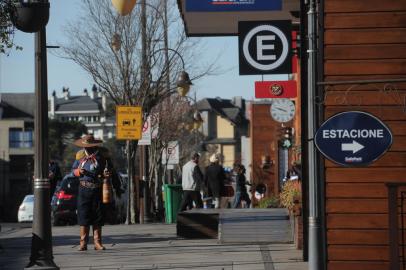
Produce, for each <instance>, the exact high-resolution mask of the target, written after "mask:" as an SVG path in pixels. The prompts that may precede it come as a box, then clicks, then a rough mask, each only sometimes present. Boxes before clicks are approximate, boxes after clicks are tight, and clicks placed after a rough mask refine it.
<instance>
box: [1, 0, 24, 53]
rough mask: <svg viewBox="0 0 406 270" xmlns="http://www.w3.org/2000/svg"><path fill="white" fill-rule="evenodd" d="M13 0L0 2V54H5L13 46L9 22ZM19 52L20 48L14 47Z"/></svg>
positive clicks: (12, 35)
mask: <svg viewBox="0 0 406 270" xmlns="http://www.w3.org/2000/svg"><path fill="white" fill-rule="evenodd" d="M14 3H15V1H14V0H0V53H3V54H7V53H8V51H9V50H10V49H11V48H13V47H14V46H15V44H14V42H13V37H14V30H15V28H14V26H13V24H12V22H11V16H12V14H13V12H14V9H15V4H14ZM15 48H16V49H17V50H21V49H22V48H21V47H20V46H15Z"/></svg>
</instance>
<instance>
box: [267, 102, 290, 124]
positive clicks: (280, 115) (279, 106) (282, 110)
mask: <svg viewBox="0 0 406 270" xmlns="http://www.w3.org/2000/svg"><path fill="white" fill-rule="evenodd" d="M271 116H272V118H273V119H274V120H275V121H277V122H281V123H284V122H289V121H290V120H292V119H293V117H294V116H295V103H293V101H291V100H290V99H287V98H278V99H275V100H274V101H272V106H271Z"/></svg>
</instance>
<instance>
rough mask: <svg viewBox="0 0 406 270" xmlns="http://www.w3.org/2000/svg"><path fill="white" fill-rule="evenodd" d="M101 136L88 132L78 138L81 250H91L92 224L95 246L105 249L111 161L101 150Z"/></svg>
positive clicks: (75, 166) (75, 171)
mask: <svg viewBox="0 0 406 270" xmlns="http://www.w3.org/2000/svg"><path fill="white" fill-rule="evenodd" d="M101 143H102V141H101V140H96V139H95V138H94V137H93V135H85V136H83V137H82V138H81V139H78V140H76V141H75V142H74V145H76V146H79V147H82V148H83V150H82V151H81V152H82V155H81V157H80V158H79V159H76V160H75V162H74V163H73V166H72V169H73V174H74V175H75V176H77V177H78V178H79V193H78V207H77V209H78V223H79V225H80V247H79V251H85V250H87V243H88V240H89V228H90V225H92V227H93V239H94V249H95V250H105V247H104V246H103V245H102V242H101V234H102V226H103V224H104V221H103V203H102V182H103V179H104V178H107V177H110V172H111V169H112V168H111V165H110V164H108V162H107V159H106V158H105V157H103V155H102V154H101V153H100V151H99V147H98V146H99V145H100V144H101Z"/></svg>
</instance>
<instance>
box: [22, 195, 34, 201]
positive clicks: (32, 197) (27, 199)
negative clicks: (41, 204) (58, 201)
mask: <svg viewBox="0 0 406 270" xmlns="http://www.w3.org/2000/svg"><path fill="white" fill-rule="evenodd" d="M33 201H34V196H33V195H29V196H25V198H24V202H33Z"/></svg>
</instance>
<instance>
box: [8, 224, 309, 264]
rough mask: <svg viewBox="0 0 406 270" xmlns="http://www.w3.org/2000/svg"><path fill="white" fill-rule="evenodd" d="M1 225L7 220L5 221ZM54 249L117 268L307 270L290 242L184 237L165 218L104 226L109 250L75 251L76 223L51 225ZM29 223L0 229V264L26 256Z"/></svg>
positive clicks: (60, 256)
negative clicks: (234, 240) (274, 242)
mask: <svg viewBox="0 0 406 270" xmlns="http://www.w3.org/2000/svg"><path fill="white" fill-rule="evenodd" d="M4 226H7V225H3V228H4ZM52 234H53V255H54V261H55V263H56V264H57V265H58V266H59V267H60V268H61V269H71V270H88V269H100V270H107V269H117V270H118V269H119V270H135V269H139V270H147V269H148V270H149V269H151V270H152V269H173V270H186V269H187V270H191V269H196V270H305V269H307V263H304V262H302V261H301V251H299V250H295V249H294V246H293V245H292V244H270V243H260V244H238V243H232V244H231V243H230V244H220V243H219V242H218V241H217V240H213V239H209V240H207V239H204V240H195V239H194V240H188V239H181V238H178V237H177V236H176V226H175V225H166V224H146V225H108V226H104V227H103V243H104V245H105V246H106V248H107V250H105V251H95V250H93V243H92V241H91V240H92V238H91V237H90V243H89V246H88V248H89V250H88V251H86V252H78V251H77V248H78V242H79V227H78V226H67V227H53V232H52ZM30 245H31V228H19V229H13V228H8V229H7V227H6V229H5V230H3V231H2V232H1V233H0V246H1V248H0V269H1V270H14V269H22V268H23V267H24V266H25V264H26V263H27V262H28V259H29V256H30Z"/></svg>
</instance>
